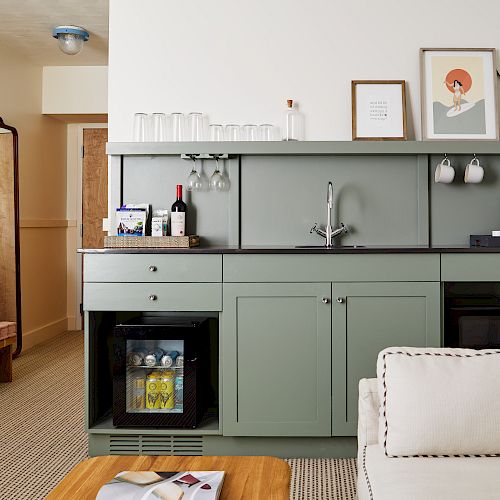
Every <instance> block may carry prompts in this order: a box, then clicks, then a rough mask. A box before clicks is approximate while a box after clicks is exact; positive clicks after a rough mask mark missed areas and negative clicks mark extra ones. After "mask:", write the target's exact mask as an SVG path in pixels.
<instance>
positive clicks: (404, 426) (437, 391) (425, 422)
mask: <svg viewBox="0 0 500 500" xmlns="http://www.w3.org/2000/svg"><path fill="white" fill-rule="evenodd" d="M377 379H378V391H379V398H380V402H381V406H380V416H379V443H380V445H381V446H382V447H383V449H384V452H385V454H386V455H387V456H389V457H406V456H419V455H432V456H437V455H445V456H450V455H495V454H500V383H499V381H500V351H499V350H482V351H478V350H474V349H432V348H425V349H424V348H405V347H403V348H401V347H393V348H388V349H385V350H383V351H382V352H381V353H380V354H379V357H378V360H377Z"/></svg>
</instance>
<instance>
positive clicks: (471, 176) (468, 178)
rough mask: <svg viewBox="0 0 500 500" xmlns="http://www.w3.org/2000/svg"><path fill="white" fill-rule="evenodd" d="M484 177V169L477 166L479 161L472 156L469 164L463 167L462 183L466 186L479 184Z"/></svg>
mask: <svg viewBox="0 0 500 500" xmlns="http://www.w3.org/2000/svg"><path fill="white" fill-rule="evenodd" d="M483 177H484V168H483V167H481V165H479V160H478V159H477V158H476V157H475V156H474V158H473V159H472V160H471V162H470V163H469V164H468V165H467V166H466V167H465V176H464V181H465V182H466V183H467V184H479V183H480V182H482V180H483Z"/></svg>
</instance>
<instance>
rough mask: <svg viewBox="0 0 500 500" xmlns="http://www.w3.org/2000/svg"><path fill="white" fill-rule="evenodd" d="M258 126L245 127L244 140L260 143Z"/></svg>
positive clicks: (248, 125)
mask: <svg viewBox="0 0 500 500" xmlns="http://www.w3.org/2000/svg"><path fill="white" fill-rule="evenodd" d="M257 130H258V129H257V125H250V124H247V125H243V140H244V141H258V140H259V139H258V137H257Z"/></svg>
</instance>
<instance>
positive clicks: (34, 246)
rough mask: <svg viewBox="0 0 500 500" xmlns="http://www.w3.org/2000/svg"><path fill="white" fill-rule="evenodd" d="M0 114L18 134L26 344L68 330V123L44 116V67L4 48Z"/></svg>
mask: <svg viewBox="0 0 500 500" xmlns="http://www.w3.org/2000/svg"><path fill="white" fill-rule="evenodd" d="M0 67H1V68H2V78H1V79H0V116H2V118H3V119H4V120H5V122H6V123H8V124H10V125H13V126H15V127H16V128H17V130H18V132H19V162H20V163H19V170H20V208H21V280H22V304H23V323H24V324H23V327H24V345H25V348H28V347H30V346H32V345H34V344H35V343H38V342H39V341H42V340H45V339H46V338H49V337H50V336H53V335H57V334H58V333H60V332H62V331H64V330H65V329H66V328H67V312H66V231H67V219H66V124H64V123H61V122H59V121H57V120H54V119H53V118H49V117H46V116H42V114H41V112H42V68H41V67H40V66H36V65H35V64H33V62H32V61H29V60H27V59H24V58H23V57H22V56H20V55H19V54H16V53H14V52H13V51H12V50H11V49H8V48H5V47H2V46H0Z"/></svg>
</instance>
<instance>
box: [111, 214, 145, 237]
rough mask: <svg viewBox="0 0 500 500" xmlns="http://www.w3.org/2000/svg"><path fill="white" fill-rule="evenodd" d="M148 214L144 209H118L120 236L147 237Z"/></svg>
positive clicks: (117, 219) (118, 231) (117, 218)
mask: <svg viewBox="0 0 500 500" xmlns="http://www.w3.org/2000/svg"><path fill="white" fill-rule="evenodd" d="M146 220H147V212H146V209H144V208H124V207H122V208H117V209H116V225H117V232H116V234H117V235H118V236H146Z"/></svg>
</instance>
